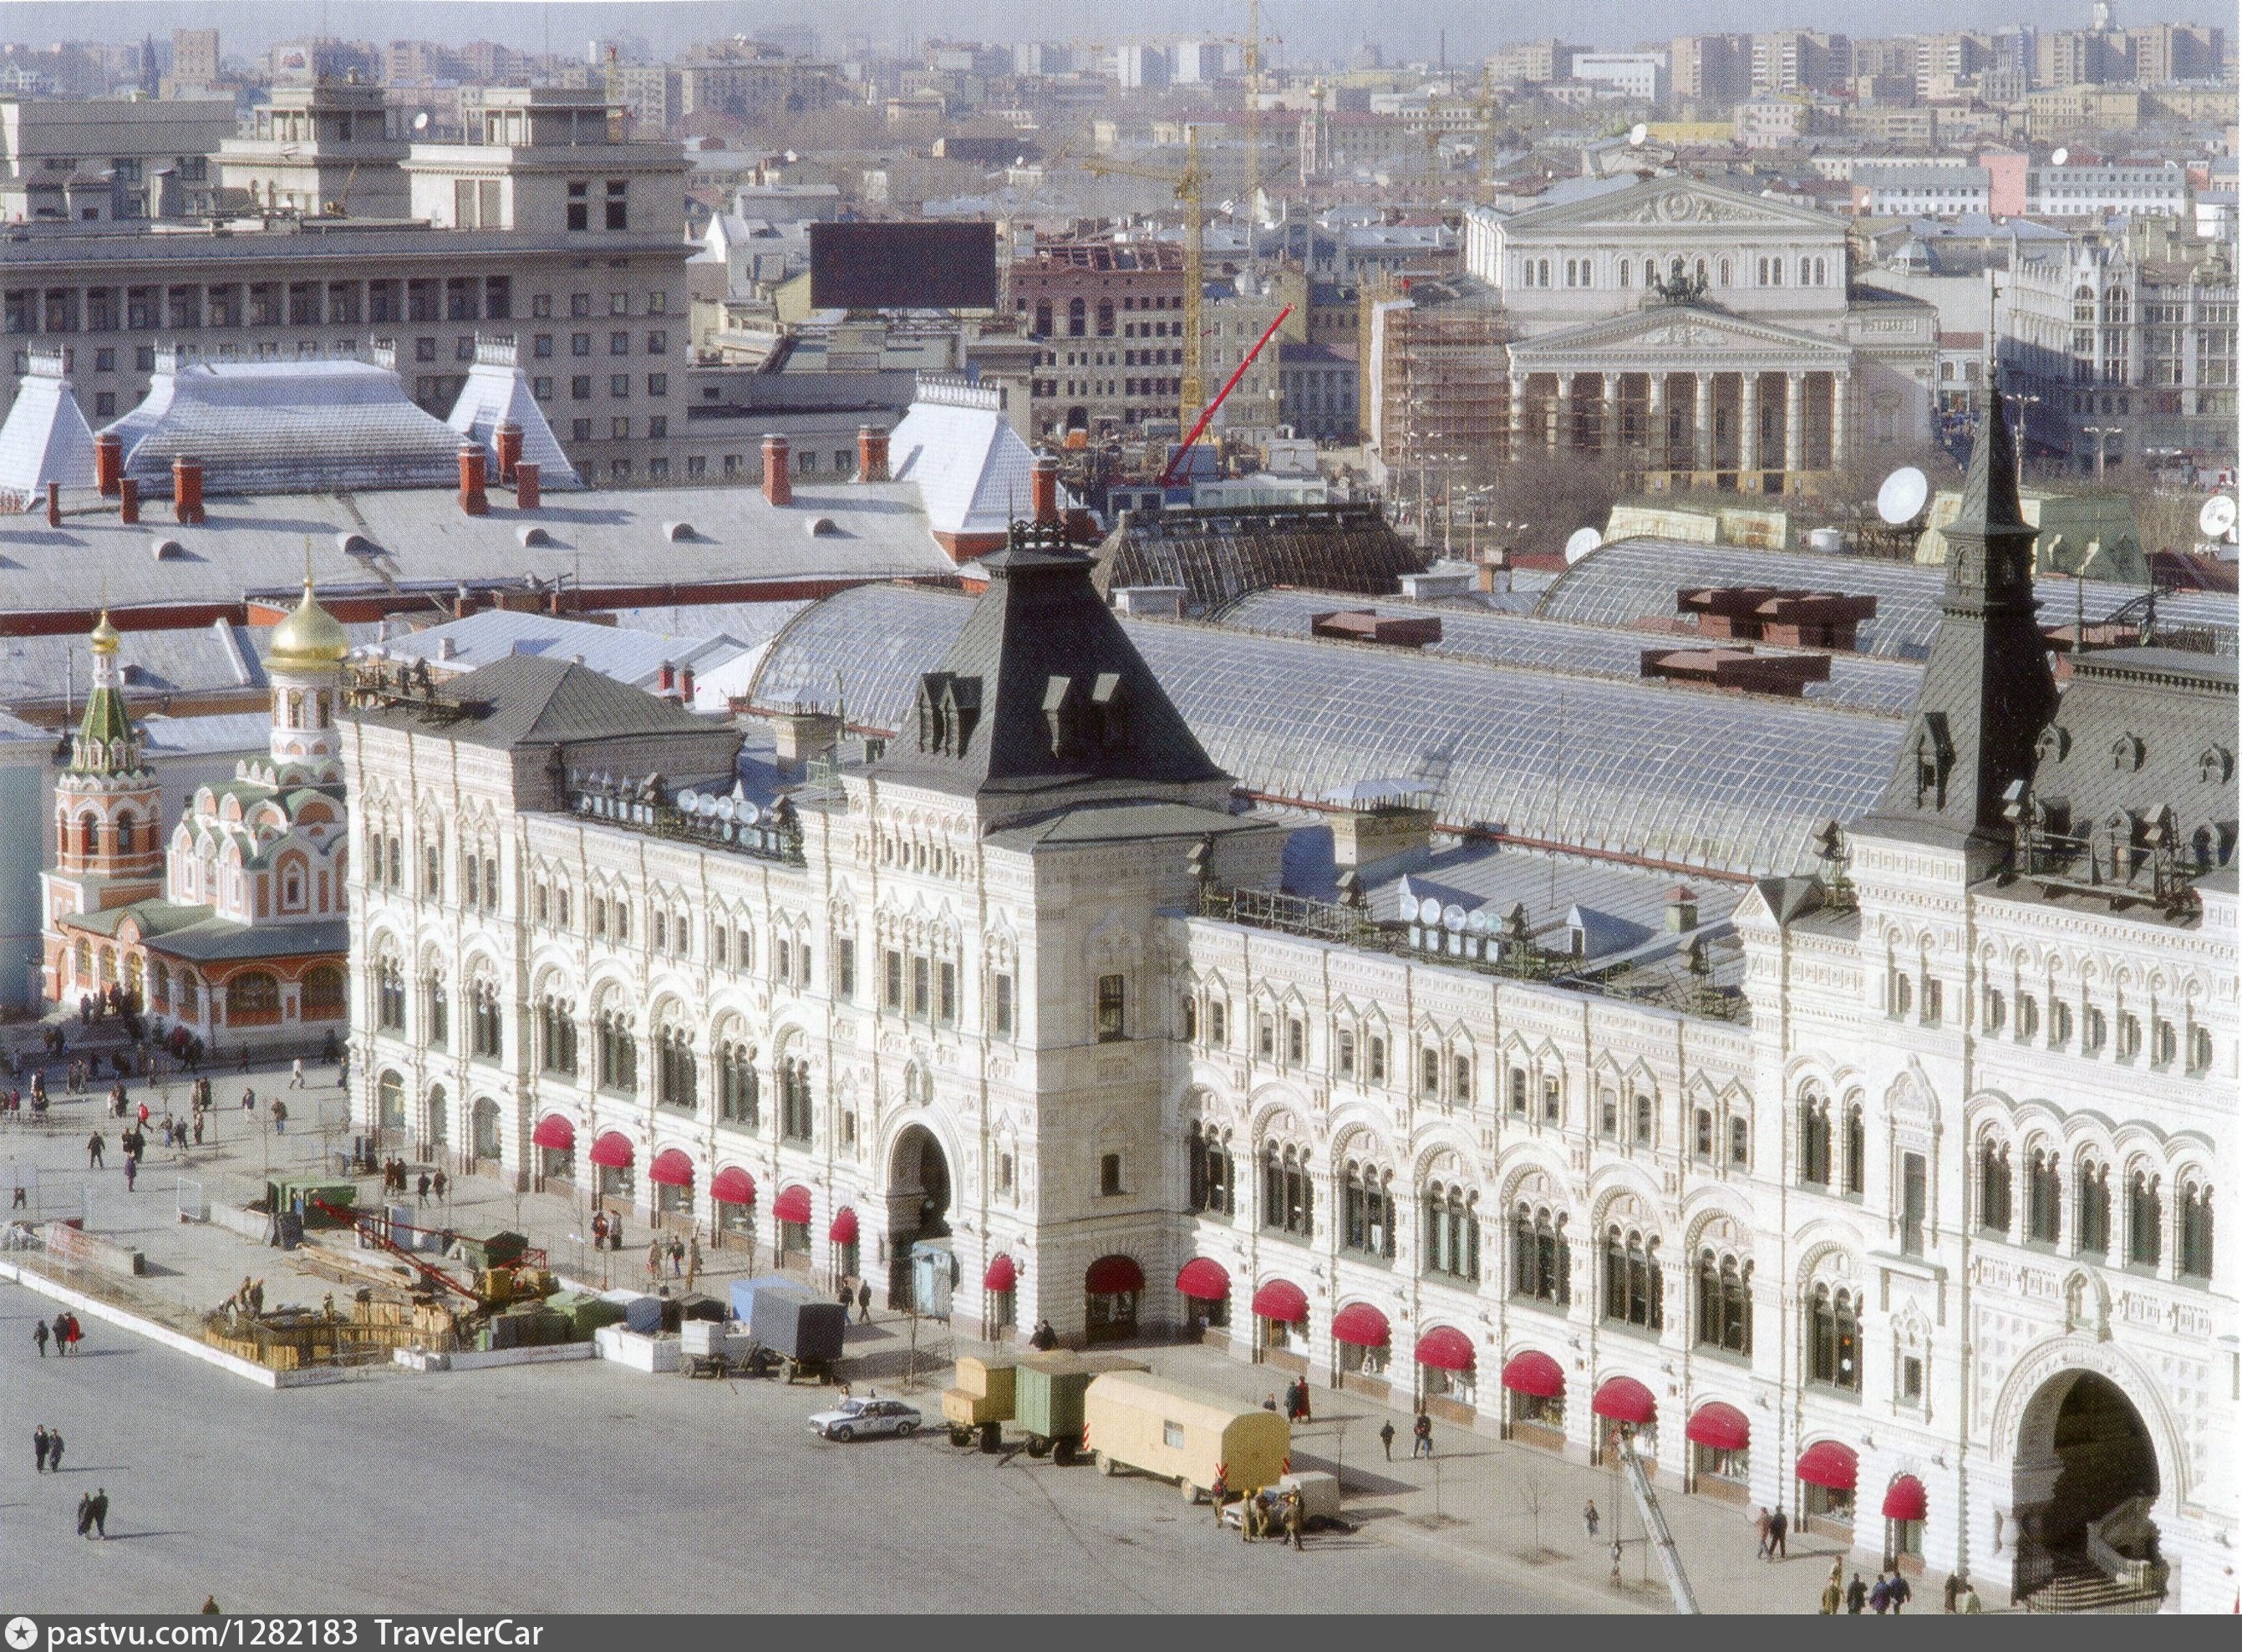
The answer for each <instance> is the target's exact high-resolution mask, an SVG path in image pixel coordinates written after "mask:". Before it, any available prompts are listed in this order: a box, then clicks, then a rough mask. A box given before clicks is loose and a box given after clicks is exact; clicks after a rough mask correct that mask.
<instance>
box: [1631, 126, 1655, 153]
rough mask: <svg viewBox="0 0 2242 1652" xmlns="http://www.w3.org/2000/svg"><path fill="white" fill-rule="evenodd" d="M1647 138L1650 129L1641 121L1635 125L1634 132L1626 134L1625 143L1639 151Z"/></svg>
mask: <svg viewBox="0 0 2242 1652" xmlns="http://www.w3.org/2000/svg"><path fill="white" fill-rule="evenodd" d="M1649 137H1650V128H1649V127H1648V126H1647V125H1645V124H1643V123H1642V122H1641V121H1637V122H1635V128H1634V130H1633V131H1629V132H1628V135H1627V141H1628V143H1630V144H1634V145H1635V148H1637V149H1641V147H1642V145H1643V144H1644V143H1645V142H1646V141H1647V140H1648V138H1649Z"/></svg>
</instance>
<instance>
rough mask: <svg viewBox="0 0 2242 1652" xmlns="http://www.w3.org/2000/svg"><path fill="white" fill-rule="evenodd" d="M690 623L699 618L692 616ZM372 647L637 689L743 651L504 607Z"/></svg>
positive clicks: (458, 667) (386, 653) (708, 636)
mask: <svg viewBox="0 0 2242 1652" xmlns="http://www.w3.org/2000/svg"><path fill="white" fill-rule="evenodd" d="M694 617H695V619H698V618H700V617H701V615H700V614H699V611H698V610H695V615H694ZM446 643H448V644H450V645H451V648H452V650H453V651H452V653H450V654H449V655H446V654H445V653H444V652H443V650H444V647H445V645H446ZM375 648H376V649H377V650H378V651H379V654H380V655H382V657H383V658H385V659H390V660H426V661H428V662H429V663H430V664H432V665H435V664H441V665H443V666H445V667H446V668H447V670H448V671H450V672H453V673H460V672H467V671H472V670H474V669H476V668H479V667H481V666H486V665H488V664H490V663H491V662H493V661H497V660H504V659H509V658H511V657H513V656H514V655H532V656H535V657H540V658H544V659H549V660H568V661H574V663H576V664H578V665H581V666H583V667H585V668H587V669H589V670H593V671H596V672H598V673H599V674H600V675H601V676H603V677H613V678H614V679H615V680H616V681H617V682H628V683H631V684H633V685H634V686H636V687H639V688H648V687H650V686H652V684H653V683H654V681H655V679H656V677H657V676H658V675H659V673H660V672H661V668H662V667H663V666H665V665H672V666H688V665H689V666H691V667H693V668H695V670H696V671H697V670H702V669H706V668H708V667H709V666H712V665H718V664H721V663H722V662H723V661H727V660H729V659H731V658H732V657H733V656H734V655H737V654H740V653H742V651H743V650H742V648H741V645H740V644H738V643H736V642H735V641H731V640H730V639H729V638H728V637H722V636H717V635H713V634H712V633H709V632H703V633H701V634H700V635H694V636H689V637H681V636H675V635H661V634H657V633H654V632H651V631H642V630H633V629H629V628H626V627H623V626H620V625H594V624H591V623H590V622H588V621H583V620H563V619H559V618H556V617H554V615H552V614H517V613H514V612H513V611H511V610H510V609H506V608H486V609H485V610H484V611H483V612H482V613H480V614H469V615H468V616H467V618H466V619H464V620H454V621H453V622H452V623H451V624H449V625H438V626H431V627H430V628H428V629H427V630H426V631H413V632H409V633H407V634H406V635H403V636H393V637H390V638H388V639H386V640H385V641H382V642H379V643H378V644H376V645H375Z"/></svg>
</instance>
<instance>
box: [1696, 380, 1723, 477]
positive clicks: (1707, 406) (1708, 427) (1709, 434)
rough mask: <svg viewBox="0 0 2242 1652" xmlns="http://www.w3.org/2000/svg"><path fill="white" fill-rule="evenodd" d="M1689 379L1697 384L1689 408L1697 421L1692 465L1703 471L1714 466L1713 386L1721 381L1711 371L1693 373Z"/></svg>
mask: <svg viewBox="0 0 2242 1652" xmlns="http://www.w3.org/2000/svg"><path fill="white" fill-rule="evenodd" d="M1689 379H1690V383H1691V384H1692V385H1693V386H1695V389H1694V391H1693V393H1692V394H1691V397H1690V404H1689V410H1690V415H1691V417H1692V418H1693V419H1694V420H1695V430H1694V432H1693V433H1692V436H1693V440H1691V442H1690V453H1689V461H1690V467H1691V468H1692V469H1694V470H1697V471H1701V472H1705V471H1710V470H1711V469H1712V468H1713V386H1714V385H1715V384H1716V383H1718V382H1719V381H1718V379H1716V378H1715V375H1713V374H1712V373H1692V374H1690V375H1689Z"/></svg>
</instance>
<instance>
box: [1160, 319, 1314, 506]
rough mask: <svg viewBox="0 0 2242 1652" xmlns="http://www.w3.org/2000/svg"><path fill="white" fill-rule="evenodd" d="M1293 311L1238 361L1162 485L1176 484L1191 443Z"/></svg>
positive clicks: (1163, 475) (1171, 463)
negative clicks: (1177, 471)
mask: <svg viewBox="0 0 2242 1652" xmlns="http://www.w3.org/2000/svg"><path fill="white" fill-rule="evenodd" d="M1290 314H1292V306H1291V305H1289V304H1288V305H1286V306H1285V307H1284V308H1283V309H1281V310H1279V311H1278V312H1277V319H1275V320H1274V321H1272V322H1271V323H1270V324H1269V326H1268V328H1267V330H1266V331H1265V332H1263V333H1262V335H1261V337H1260V338H1259V339H1257V340H1256V341H1255V343H1254V346H1253V347H1252V349H1251V350H1248V351H1247V352H1246V353H1245V356H1244V357H1243V358H1242V359H1240V360H1239V361H1238V371H1237V372H1235V373H1232V374H1231V375H1230V377H1229V378H1228V379H1225V381H1224V383H1223V386H1222V388H1221V390H1219V391H1218V392H1217V393H1216V395H1215V398H1214V400H1212V401H1210V402H1209V403H1207V404H1206V411H1205V413H1201V414H1200V415H1199V416H1198V423H1197V424H1195V425H1193V426H1191V434H1190V435H1188V436H1186V437H1185V438H1184V441H1183V446H1182V447H1178V448H1177V449H1176V451H1175V453H1174V454H1173V455H1172V456H1171V458H1170V459H1169V460H1168V467H1167V468H1166V469H1165V470H1164V471H1162V472H1161V473H1160V486H1161V487H1174V486H1175V485H1176V467H1177V466H1178V465H1180V464H1182V463H1183V462H1184V455H1185V453H1189V452H1191V445H1192V444H1193V443H1194V442H1196V441H1198V439H1199V438H1200V437H1201V436H1202V435H1204V434H1205V432H1206V426H1207V423H1208V421H1209V420H1212V418H1213V417H1214V413H1215V409H1216V408H1218V407H1219V406H1222V404H1223V401H1224V400H1225V398H1226V397H1228V395H1229V394H1230V393H1231V392H1232V391H1233V390H1235V389H1237V388H1238V380H1239V379H1243V378H1244V377H1245V370H1246V369H1247V368H1248V367H1250V366H1252V365H1253V358H1254V357H1256V356H1258V355H1259V354H1260V353H1261V351H1262V348H1263V346H1265V345H1267V343H1268V342H1269V340H1270V339H1273V338H1275V337H1276V336H1277V329H1278V328H1279V327H1281V326H1284V325H1285V317H1286V316H1288V315H1290Z"/></svg>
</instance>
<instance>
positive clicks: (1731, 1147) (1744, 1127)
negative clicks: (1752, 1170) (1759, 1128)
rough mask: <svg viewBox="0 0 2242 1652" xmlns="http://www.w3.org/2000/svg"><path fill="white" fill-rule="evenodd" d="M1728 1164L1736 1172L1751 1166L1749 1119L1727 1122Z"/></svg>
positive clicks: (1733, 1119)
mask: <svg viewBox="0 0 2242 1652" xmlns="http://www.w3.org/2000/svg"><path fill="white" fill-rule="evenodd" d="M1728 1163H1729V1164H1731V1165H1734V1166H1735V1167H1736V1168H1737V1169H1738V1170H1743V1169H1747V1168H1749V1165H1750V1164H1751V1120H1750V1119H1749V1118H1731V1119H1729V1120H1728Z"/></svg>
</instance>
